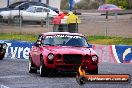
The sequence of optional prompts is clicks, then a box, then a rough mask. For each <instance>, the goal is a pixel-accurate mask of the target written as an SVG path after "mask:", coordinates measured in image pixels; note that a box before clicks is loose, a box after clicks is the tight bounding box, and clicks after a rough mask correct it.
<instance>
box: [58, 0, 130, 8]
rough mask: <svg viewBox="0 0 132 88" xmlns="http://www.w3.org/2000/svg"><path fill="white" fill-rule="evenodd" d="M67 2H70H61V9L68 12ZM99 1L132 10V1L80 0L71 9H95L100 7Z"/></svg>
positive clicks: (63, 0) (64, 0) (65, 0)
mask: <svg viewBox="0 0 132 88" xmlns="http://www.w3.org/2000/svg"><path fill="white" fill-rule="evenodd" d="M69 1H70V0H61V9H62V10H69ZM100 1H102V2H103V3H110V4H115V5H117V6H119V7H121V8H123V9H132V0H81V1H80V2H78V3H75V2H74V4H73V9H75V10H76V9H82V10H89V9H97V8H98V7H99V5H100Z"/></svg>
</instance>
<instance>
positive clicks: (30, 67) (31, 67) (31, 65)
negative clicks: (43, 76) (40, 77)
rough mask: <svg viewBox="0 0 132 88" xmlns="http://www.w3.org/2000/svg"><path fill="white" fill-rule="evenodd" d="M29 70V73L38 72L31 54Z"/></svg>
mask: <svg viewBox="0 0 132 88" xmlns="http://www.w3.org/2000/svg"><path fill="white" fill-rule="evenodd" d="M28 70H29V73H36V72H37V69H35V67H34V66H33V62H32V59H31V56H29V64H28Z"/></svg>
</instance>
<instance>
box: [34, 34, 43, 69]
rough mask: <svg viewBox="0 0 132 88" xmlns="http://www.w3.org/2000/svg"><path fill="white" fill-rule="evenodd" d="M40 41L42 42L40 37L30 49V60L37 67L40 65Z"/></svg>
mask: <svg viewBox="0 0 132 88" xmlns="http://www.w3.org/2000/svg"><path fill="white" fill-rule="evenodd" d="M41 41H42V36H39V37H38V39H37V41H36V43H35V44H34V46H33V47H32V60H33V62H34V63H35V65H36V66H37V67H39V65H40V54H41V53H42V52H41V49H40V46H41Z"/></svg>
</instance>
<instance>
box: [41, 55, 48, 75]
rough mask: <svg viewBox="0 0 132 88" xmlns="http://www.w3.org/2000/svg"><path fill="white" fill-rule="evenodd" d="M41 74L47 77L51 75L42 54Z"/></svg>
mask: <svg viewBox="0 0 132 88" xmlns="http://www.w3.org/2000/svg"><path fill="white" fill-rule="evenodd" d="M39 70H40V76H42V77H45V76H48V75H49V70H48V69H47V68H46V67H45V65H44V60H43V57H42V56H40V68H39Z"/></svg>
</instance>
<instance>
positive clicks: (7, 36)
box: [0, 33, 38, 42]
mask: <svg viewBox="0 0 132 88" xmlns="http://www.w3.org/2000/svg"><path fill="white" fill-rule="evenodd" d="M37 37H38V35H35V34H18V33H16V34H1V33H0V40H22V41H31V42H34V41H36V39H37Z"/></svg>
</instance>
